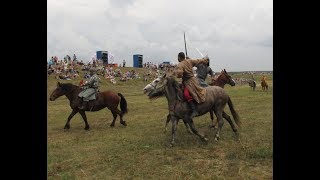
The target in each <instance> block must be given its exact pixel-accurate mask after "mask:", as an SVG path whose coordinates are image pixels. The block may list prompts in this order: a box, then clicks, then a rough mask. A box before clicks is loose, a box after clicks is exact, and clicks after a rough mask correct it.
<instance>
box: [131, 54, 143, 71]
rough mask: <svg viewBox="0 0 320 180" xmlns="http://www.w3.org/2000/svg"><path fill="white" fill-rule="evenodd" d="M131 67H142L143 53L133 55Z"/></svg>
mask: <svg viewBox="0 0 320 180" xmlns="http://www.w3.org/2000/svg"><path fill="white" fill-rule="evenodd" d="M133 67H137V68H142V67H143V55H141V54H134V55H133Z"/></svg>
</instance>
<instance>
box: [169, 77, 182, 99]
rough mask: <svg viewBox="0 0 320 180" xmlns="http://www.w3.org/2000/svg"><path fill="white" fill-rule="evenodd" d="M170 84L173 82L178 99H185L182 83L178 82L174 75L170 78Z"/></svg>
mask: <svg viewBox="0 0 320 180" xmlns="http://www.w3.org/2000/svg"><path fill="white" fill-rule="evenodd" d="M168 84H172V86H173V87H174V90H175V92H176V94H177V98H178V100H180V101H183V100H184V98H183V92H182V84H180V83H178V81H176V80H175V79H174V78H173V77H169V78H168Z"/></svg>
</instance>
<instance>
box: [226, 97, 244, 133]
mask: <svg viewBox="0 0 320 180" xmlns="http://www.w3.org/2000/svg"><path fill="white" fill-rule="evenodd" d="M228 106H229V109H230V111H231V114H232V116H233V119H234V121H235V122H236V124H237V125H238V126H239V127H240V126H241V121H240V117H239V115H238V113H237V112H236V111H235V110H234V107H233V104H232V101H231V98H230V97H229V98H228Z"/></svg>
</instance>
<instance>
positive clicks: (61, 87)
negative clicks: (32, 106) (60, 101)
mask: <svg viewBox="0 0 320 180" xmlns="http://www.w3.org/2000/svg"><path fill="white" fill-rule="evenodd" d="M73 86H74V85H72V84H70V83H67V84H63V83H60V82H57V87H56V89H55V90H54V91H53V92H52V93H51V95H50V101H54V100H56V99H57V98H58V97H60V96H63V95H66V94H67V93H68V92H70V91H71V89H72V87H73Z"/></svg>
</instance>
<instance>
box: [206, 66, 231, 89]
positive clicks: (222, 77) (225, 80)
mask: <svg viewBox="0 0 320 180" xmlns="http://www.w3.org/2000/svg"><path fill="white" fill-rule="evenodd" d="M226 84H230V86H235V85H236V83H235V82H234V80H233V79H232V78H231V76H230V75H229V74H228V73H227V71H226V70H225V69H223V70H222V71H221V73H220V74H219V76H218V77H217V79H213V78H212V79H211V82H210V83H209V85H210V86H219V87H222V88H224V85H226Z"/></svg>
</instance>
